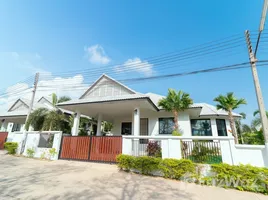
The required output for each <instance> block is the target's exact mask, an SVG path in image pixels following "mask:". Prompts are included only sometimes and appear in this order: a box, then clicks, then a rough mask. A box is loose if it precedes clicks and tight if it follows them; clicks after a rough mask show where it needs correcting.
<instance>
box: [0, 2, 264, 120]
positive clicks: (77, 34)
mask: <svg viewBox="0 0 268 200" xmlns="http://www.w3.org/2000/svg"><path fill="white" fill-rule="evenodd" d="M261 10H262V1H261V0H259V1H251V0H243V1H242V0H236V1H231V0H226V1H221V3H220V2H219V1H165V2H164V1H156V0H154V1H141V0H137V1H129V0H126V1H122V0H121V1H108V0H107V1H103V0H96V1H93V0H92V1H50V0H49V1H38V2H37V1H29V0H28V1H23V2H22V1H1V3H0V25H1V32H0V68H1V72H2V74H1V75H2V76H1V88H8V87H9V86H11V85H13V84H15V83H16V82H18V81H20V80H22V79H25V78H27V77H28V76H30V75H32V74H34V73H35V72H36V71H45V72H51V73H55V72H64V71H74V70H81V69H101V70H102V69H103V71H102V72H105V73H108V74H110V75H111V76H112V77H115V78H118V79H126V78H129V77H141V76H150V75H152V74H153V75H160V74H169V73H178V72H181V68H180V67H182V66H181V65H180V64H179V65H178V67H172V68H167V69H165V70H159V68H161V66H160V67H159V66H154V65H153V64H150V63H147V64H148V65H146V66H147V71H146V70H145V71H139V72H135V73H130V74H129V73H123V72H122V71H120V70H119V71H116V70H115V71H113V72H111V71H110V70H109V68H108V67H107V68H105V66H111V65H117V64H118V63H127V62H137V63H139V62H141V63H143V64H144V62H146V60H144V58H148V57H151V56H157V55H161V54H163V53H167V52H176V51H179V50H182V49H185V48H188V47H193V46H197V45H200V44H203V43H205V42H209V41H214V40H218V39H221V38H225V37H228V36H231V35H234V34H241V35H243V32H244V31H245V30H246V29H249V30H257V29H258V26H259V21H260V15H261ZM267 44H268V43H264V42H263V43H261V47H260V52H259V55H258V57H259V58H261V59H265V58H266V56H265V55H267V53H268V51H265V46H266V45H267ZM237 51H238V52H230V53H229V54H231V55H228V56H226V55H218V57H216V56H211V57H209V56H208V57H207V58H206V59H205V60H202V61H199V60H193V61H192V63H191V64H185V65H184V66H183V68H184V69H185V70H187V69H188V70H191V69H196V68H202V67H203V66H205V67H207V66H208V67H213V66H215V67H219V66H222V65H226V64H235V63H239V62H245V61H248V54H247V50H246V46H244V47H241V48H239V49H237ZM99 56H101V57H99ZM145 64H146V63H145ZM116 72H117V73H116ZM74 75H75V73H74V74H72V76H74ZM83 75H84V74H83ZM98 75H101V73H100V74H98ZM267 75H268V68H267V67H260V69H259V76H260V82H261V86H262V90H263V95H264V99H265V103H266V107H268V83H267V80H266V79H267ZM64 76H66V75H62V77H64ZM70 76H71V74H70ZM86 76H87V78H88V79H91V78H93V77H90V75H86ZM64 78H66V77H64ZM85 79H86V77H84V80H85ZM87 81H88V82H89V81H93V80H87ZM129 87H131V88H133V89H135V90H137V91H139V92H144V93H146V92H154V93H159V94H162V95H165V94H166V93H167V89H168V88H175V89H177V90H184V91H186V92H188V93H190V94H191V96H192V98H193V99H194V101H195V102H207V103H211V104H214V102H213V98H214V97H215V96H217V95H218V94H224V93H226V92H229V91H233V92H234V93H235V94H236V95H237V96H238V97H244V98H246V100H247V102H248V105H247V106H242V107H241V108H240V109H239V110H238V111H237V112H241V111H244V112H246V113H247V114H248V120H247V122H249V121H250V120H251V119H252V116H251V115H252V112H253V111H254V110H255V109H257V103H256V97H255V91H254V85H253V81H252V76H251V71H250V69H249V68H247V69H241V70H234V71H224V72H216V73H204V74H198V75H192V76H184V77H177V78H172V79H163V80H157V81H149V82H141V83H139V84H131V85H129ZM68 94H70V91H69V93H68Z"/></svg>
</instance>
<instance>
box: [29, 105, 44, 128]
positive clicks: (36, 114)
mask: <svg viewBox="0 0 268 200" xmlns="http://www.w3.org/2000/svg"><path fill="white" fill-rule="evenodd" d="M47 113H48V109H46V108H38V109H36V110H35V111H33V112H32V113H31V114H30V115H29V118H28V120H27V122H26V124H25V128H26V130H29V127H30V126H32V127H33V128H34V130H35V131H41V130H42V128H43V125H44V121H45V117H46V115H47Z"/></svg>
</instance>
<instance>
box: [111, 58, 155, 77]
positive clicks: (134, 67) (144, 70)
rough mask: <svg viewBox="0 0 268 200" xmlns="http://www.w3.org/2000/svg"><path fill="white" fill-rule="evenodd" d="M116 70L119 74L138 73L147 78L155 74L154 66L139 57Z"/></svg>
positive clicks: (117, 67) (129, 60)
mask: <svg viewBox="0 0 268 200" xmlns="http://www.w3.org/2000/svg"><path fill="white" fill-rule="evenodd" d="M114 69H115V71H117V72H138V73H140V74H143V75H145V76H151V75H153V73H154V70H153V64H151V63H149V62H147V61H142V60H141V59H140V58H137V57H136V58H132V59H128V60H127V61H126V62H125V63H124V64H123V65H118V66H116V67H115V68H114Z"/></svg>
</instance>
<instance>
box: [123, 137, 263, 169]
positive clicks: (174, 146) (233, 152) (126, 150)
mask: <svg viewBox="0 0 268 200" xmlns="http://www.w3.org/2000/svg"><path fill="white" fill-rule="evenodd" d="M146 140H147V144H146V142H144V141H146ZM193 140H194V141H197V140H198V141H204V143H205V141H211V142H210V143H209V145H211V146H213V145H214V144H213V142H212V141H214V142H215V143H217V144H219V151H220V153H221V158H222V162H223V163H228V164H231V165H238V164H250V165H253V166H257V167H268V153H267V152H268V147H265V145H235V143H234V138H233V137H224V136H221V137H220V136H219V137H206V136H202V137H198V136H191V137H184V136H123V149H122V153H123V154H127V155H133V156H141V155H146V153H147V154H148V150H147V149H148V148H149V147H148V146H146V145H148V143H150V141H155V143H156V144H157V145H159V146H161V151H162V158H176V159H181V158H183V154H182V153H183V152H182V151H183V148H184V147H182V141H193ZM186 148H187V147H186ZM146 151H147V152H146ZM190 153H191V150H190Z"/></svg>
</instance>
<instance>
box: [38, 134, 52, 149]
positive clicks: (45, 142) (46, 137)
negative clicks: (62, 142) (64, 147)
mask: <svg viewBox="0 0 268 200" xmlns="http://www.w3.org/2000/svg"><path fill="white" fill-rule="evenodd" d="M53 141H54V134H40V139H39V144H38V147H41V148H52V146H53Z"/></svg>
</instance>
